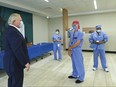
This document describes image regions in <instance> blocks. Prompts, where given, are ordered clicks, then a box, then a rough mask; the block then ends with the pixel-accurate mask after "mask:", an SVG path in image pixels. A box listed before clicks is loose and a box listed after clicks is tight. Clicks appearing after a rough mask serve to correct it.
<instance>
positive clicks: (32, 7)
mask: <svg viewBox="0 0 116 87" xmlns="http://www.w3.org/2000/svg"><path fill="white" fill-rule="evenodd" d="M96 1H97V7H98V9H97V10H95V9H94V4H93V0H49V2H45V1H44V0H0V5H3V6H7V7H11V8H15V9H22V10H25V11H28V12H34V13H37V14H40V15H42V16H49V17H58V16H61V15H62V12H61V9H60V8H65V9H67V10H68V13H69V16H71V15H83V14H95V13H104V12H116V0H96Z"/></svg>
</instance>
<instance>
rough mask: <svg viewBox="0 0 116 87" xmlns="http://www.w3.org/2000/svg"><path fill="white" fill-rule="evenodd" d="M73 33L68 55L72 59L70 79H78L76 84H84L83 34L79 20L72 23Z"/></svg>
mask: <svg viewBox="0 0 116 87" xmlns="http://www.w3.org/2000/svg"><path fill="white" fill-rule="evenodd" d="M72 27H73V32H71V33H70V44H69V48H68V55H69V56H70V57H71V59H72V68H73V71H72V75H71V76H68V78H69V79H77V80H76V81H75V83H82V82H83V81H84V77H85V70H84V63H83V55H82V49H81V47H82V45H83V33H82V32H81V31H80V24H79V21H78V20H75V21H73V22H72Z"/></svg>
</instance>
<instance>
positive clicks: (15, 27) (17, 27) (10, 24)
mask: <svg viewBox="0 0 116 87" xmlns="http://www.w3.org/2000/svg"><path fill="white" fill-rule="evenodd" d="M9 25H10V26H12V27H14V28H16V29H17V30H18V31H20V28H18V27H16V26H15V25H12V24H9Z"/></svg>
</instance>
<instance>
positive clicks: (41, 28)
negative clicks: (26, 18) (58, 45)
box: [33, 14, 48, 44]
mask: <svg viewBox="0 0 116 87" xmlns="http://www.w3.org/2000/svg"><path fill="white" fill-rule="evenodd" d="M33 42H34V44H37V43H41V42H48V20H47V19H46V18H45V17H41V16H38V15H35V14H33Z"/></svg>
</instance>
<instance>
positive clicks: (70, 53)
mask: <svg viewBox="0 0 116 87" xmlns="http://www.w3.org/2000/svg"><path fill="white" fill-rule="evenodd" d="M68 55H69V56H70V57H71V55H72V49H71V47H69V48H68Z"/></svg>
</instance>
